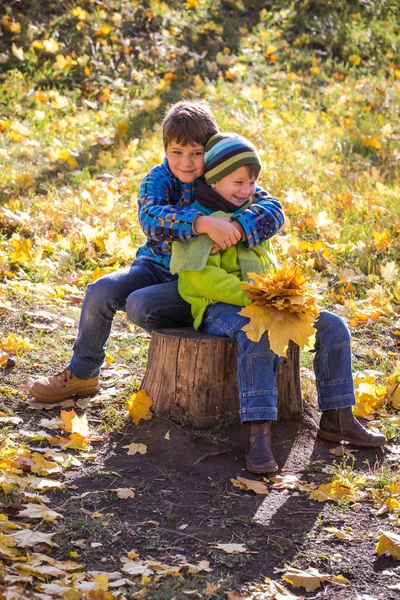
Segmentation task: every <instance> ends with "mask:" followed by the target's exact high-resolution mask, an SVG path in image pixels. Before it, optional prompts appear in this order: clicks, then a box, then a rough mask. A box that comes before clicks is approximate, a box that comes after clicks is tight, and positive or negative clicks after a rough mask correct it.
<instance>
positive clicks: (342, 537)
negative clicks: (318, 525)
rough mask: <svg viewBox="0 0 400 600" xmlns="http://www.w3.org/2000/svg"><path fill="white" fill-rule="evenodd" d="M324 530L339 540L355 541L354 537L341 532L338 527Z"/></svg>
mask: <svg viewBox="0 0 400 600" xmlns="http://www.w3.org/2000/svg"><path fill="white" fill-rule="evenodd" d="M324 529H325V531H327V532H328V533H332V534H333V535H334V536H336V537H337V538H338V539H339V540H351V539H353V536H351V535H349V534H348V533H345V532H344V531H341V530H340V529H338V528H337V527H324Z"/></svg>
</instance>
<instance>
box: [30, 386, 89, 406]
mask: <svg viewBox="0 0 400 600" xmlns="http://www.w3.org/2000/svg"><path fill="white" fill-rule="evenodd" d="M99 389H100V388H89V389H87V390H85V391H84V392H72V393H71V394H68V395H67V396H64V397H62V398H60V397H59V398H57V400H55V399H54V397H53V398H49V397H48V396H40V394H32V392H30V393H31V396H33V397H34V398H35V400H37V401H38V402H42V404H58V403H59V402H64V400H69V398H74V397H78V398H85V397H86V396H94V394H97V392H98V391H99Z"/></svg>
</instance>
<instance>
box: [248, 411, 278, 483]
mask: <svg viewBox="0 0 400 600" xmlns="http://www.w3.org/2000/svg"><path fill="white" fill-rule="evenodd" d="M246 426H247V444H246V469H247V470H248V471H250V473H275V471H277V470H278V465H277V464H276V460H275V458H274V455H273V454H272V452H271V428H270V422H269V421H266V422H265V423H251V422H250V423H247V424H246Z"/></svg>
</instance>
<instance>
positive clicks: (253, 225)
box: [232, 186, 285, 248]
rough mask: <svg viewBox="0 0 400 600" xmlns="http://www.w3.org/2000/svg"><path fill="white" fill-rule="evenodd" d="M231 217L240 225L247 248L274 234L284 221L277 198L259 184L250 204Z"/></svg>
mask: <svg viewBox="0 0 400 600" xmlns="http://www.w3.org/2000/svg"><path fill="white" fill-rule="evenodd" d="M232 218H233V219H235V220H236V221H238V222H239V223H240V225H241V226H242V228H243V231H244V234H245V238H246V241H247V245H248V247H249V248H253V247H254V246H257V245H258V244H261V242H264V241H265V240H268V239H269V238H271V237H272V236H274V235H275V234H276V233H278V231H279V230H280V229H281V228H282V227H283V223H284V221H285V217H284V214H283V208H282V205H281V203H280V202H279V200H276V199H275V198H272V197H271V196H270V195H269V194H268V192H266V191H265V190H263V189H262V188H260V187H259V186H257V187H256V191H255V194H254V197H253V202H252V204H251V206H250V207H249V208H247V209H246V210H241V211H240V212H239V211H238V212H237V213H235V214H234V215H233V216H232Z"/></svg>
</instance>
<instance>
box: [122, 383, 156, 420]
mask: <svg viewBox="0 0 400 600" xmlns="http://www.w3.org/2000/svg"><path fill="white" fill-rule="evenodd" d="M152 404H153V400H152V399H151V398H150V396H148V395H147V394H146V391H145V390H140V392H137V393H135V394H132V396H131V397H130V398H128V400H127V401H126V408H127V409H128V412H129V414H130V416H131V417H132V421H133V422H134V423H135V425H137V424H138V423H139V421H140V419H144V420H145V421H149V420H150V419H151V418H152V416H153V413H152V412H151V411H150V406H151V405H152Z"/></svg>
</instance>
